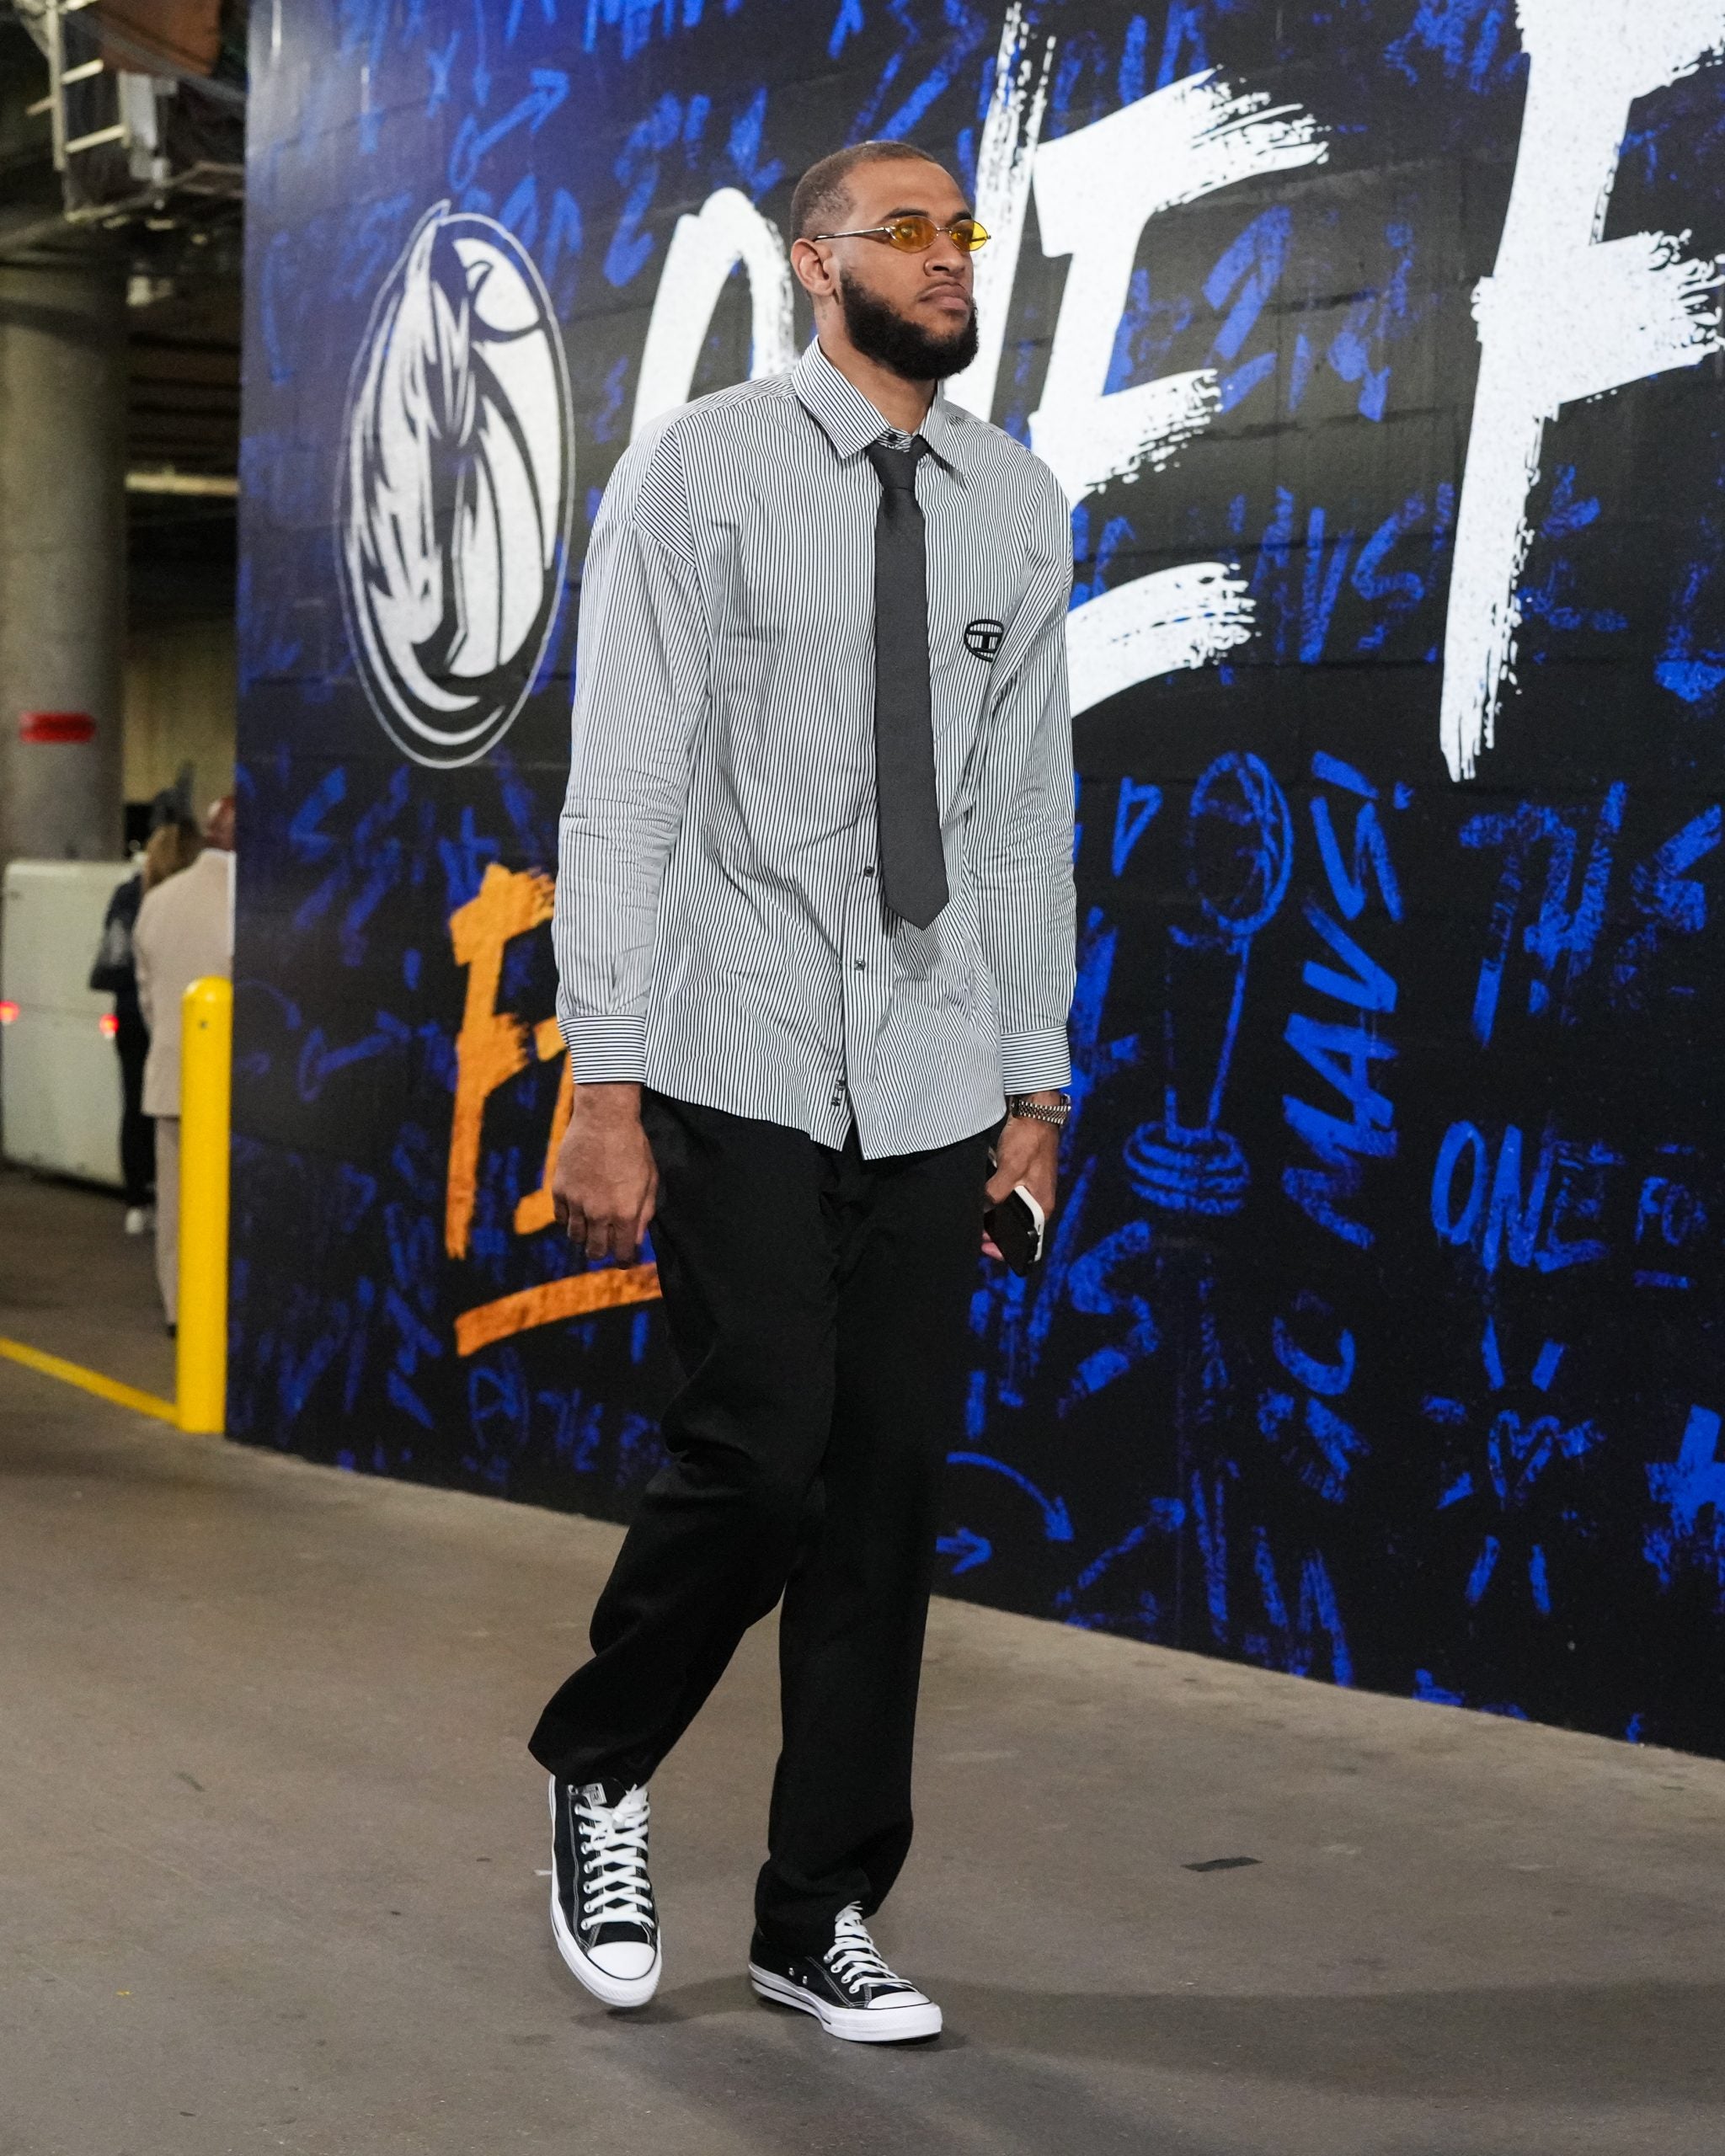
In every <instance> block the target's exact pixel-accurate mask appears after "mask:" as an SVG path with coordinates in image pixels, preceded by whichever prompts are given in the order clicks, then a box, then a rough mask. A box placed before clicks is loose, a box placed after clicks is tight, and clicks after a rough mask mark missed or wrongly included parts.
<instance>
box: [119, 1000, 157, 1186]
mask: <svg viewBox="0 0 1725 2156" xmlns="http://www.w3.org/2000/svg"><path fill="white" fill-rule="evenodd" d="M114 1012H115V1019H116V1021H117V1027H116V1030H115V1035H114V1045H115V1049H118V1051H119V1054H120V1100H121V1103H122V1105H121V1108H120V1175H121V1177H122V1178H123V1179H124V1181H125V1183H126V1203H127V1204H128V1205H134V1206H142V1205H147V1204H148V1203H149V1202H150V1193H151V1191H152V1188H153V1187H154V1186H155V1182H156V1121H155V1118H154V1117H153V1116H147V1115H146V1114H145V1113H144V1061H145V1059H146V1057H147V1055H148V1054H149V1053H150V1029H149V1027H147V1025H146V1024H145V1023H144V1020H143V1014H142V1011H140V1010H139V1009H138V1007H137V1006H136V1003H131V1004H128V1003H127V1002H126V1001H124V1000H121V999H119V998H116V999H115V1006H114Z"/></svg>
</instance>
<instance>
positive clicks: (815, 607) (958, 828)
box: [553, 344, 1073, 1160]
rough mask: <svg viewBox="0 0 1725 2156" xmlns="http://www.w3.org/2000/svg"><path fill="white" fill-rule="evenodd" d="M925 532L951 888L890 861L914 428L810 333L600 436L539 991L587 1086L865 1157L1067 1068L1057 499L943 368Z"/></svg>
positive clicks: (1063, 557) (924, 478)
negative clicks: (893, 670)
mask: <svg viewBox="0 0 1725 2156" xmlns="http://www.w3.org/2000/svg"><path fill="white" fill-rule="evenodd" d="M921 434H922V439H923V440H925V441H926V442H927V445H928V448H929V451H930V452H931V453H930V454H929V455H928V456H925V457H924V458H923V459H922V461H921V464H920V465H919V467H918V469H917V473H916V494H917V499H918V501H919V503H920V504H921V509H922V513H923V516H924V519H925V520H926V524H927V558H928V643H929V664H930V672H931V685H932V698H933V726H934V760H935V771H936V782H937V792H938V799H939V809H940V819H941V830H942V836H943V845H944V849H945V855H946V870H947V888H948V891H949V893H950V894H951V895H950V897H949V899H948V904H947V905H946V908H945V910H944V911H943V912H942V913H941V914H940V915H938V916H937V918H936V920H935V921H933V922H932V925H931V926H929V927H927V929H919V928H916V927H914V926H911V924H910V923H909V922H907V921H900V920H899V919H897V918H896V917H895V915H892V914H890V913H889V912H888V911H887V910H886V908H885V907H884V904H883V902H882V899H881V895H880V880H879V874H878V871H877V863H876V858H875V856H876V824H875V803H874V527H875V517H876V513H877V511H878V510H879V504H880V482H879V479H878V478H876V476H875V473H874V469H873V466H872V465H871V464H870V463H869V462H868V457H867V456H866V455H865V454H864V451H866V450H867V448H868V445H869V444H870V443H871V442H875V441H879V440H883V439H885V440H889V441H900V442H902V440H904V437H902V436H900V435H895V433H894V430H892V429H891V428H889V426H888V424H887V423H886V421H885V420H884V419H882V417H881V415H880V414H879V412H877V411H876V410H875V408H874V407H873V405H872V404H871V403H869V402H868V399H867V398H865V397H863V394H862V393H861V392H860V391H858V390H857V388H856V387H854V386H853V385H852V383H850V382H847V381H846V379H845V377H844V376H842V375H841V374H840V373H839V372H838V371H837V369H836V368H835V367H834V366H832V365H831V363H830V361H829V360H827V358H826V357H825V354H823V353H822V351H821V350H820V346H819V344H814V345H811V346H810V348H809V350H808V352H807V353H806V354H805V355H804V357H803V358H802V359H801V360H799V361H798V364H797V366H795V367H793V369H792V370H791V371H790V372H789V373H788V374H787V375H778V376H772V377H771V378H769V379H767V380H765V381H760V382H746V383H744V384H742V385H740V387H736V388H734V389H726V390H721V391H720V392H718V394H717V395H716V396H712V397H704V398H700V399H699V400H698V401H697V403H693V404H690V405H687V406H685V407H684V408H682V409H681V410H680V411H677V412H675V413H672V414H670V416H669V417H668V418H666V419H664V420H663V421H661V422H660V424H658V425H657V426H656V427H655V428H654V430H652V431H651V432H650V433H649V434H648V435H644V437H643V438H642V439H641V440H638V441H637V442H636V443H634V444H633V446H632V447H631V448H630V449H629V450H628V452H627V453H626V454H625V456H623V457H622V461H621V462H619V464H618V465H617V470H616V472H614V473H613V475H612V477H611V483H610V485H609V486H608V487H607V488H606V493H605V499H604V503H603V505H602V506H601V510H600V513H599V519H598V522H597V524H596V526H595V529H594V533H593V541H592V545H591V547H590V549H589V552H588V555H587V565H586V573H585V580H584V584H583V590H582V595H581V616H580V640H579V651H578V657H577V665H578V674H577V680H576V688H575V699H574V725H573V746H572V751H571V755H570V763H569V795H568V798H567V801H566V803H565V804H564V808H563V825H562V842H561V846H560V849H559V861H558V891H557V912H556V919H555V921H554V924H553V936H554V939H555V942H556V947H557V959H558V979H559V984H560V985H559V992H558V1018H559V1021H560V1022H561V1026H562V1029H563V1038H564V1039H565V1040H566V1041H567V1042H568V1043H569V1050H570V1054H571V1055H572V1057H573V1059H574V1075H575V1077H576V1079H577V1080H578V1081H580V1082H581V1083H583V1084H595V1083H604V1082H606V1081H616V1080H637V1081H643V1082H644V1083H645V1084H647V1085H649V1086H652V1087H654V1089H656V1090H657V1091H660V1092H663V1093H667V1094H670V1095H671V1096H672V1097H675V1098H676V1099H679V1100H684V1101H689V1102H696V1103H698V1104H700V1105H702V1106H704V1107H716V1108H722V1109H725V1110H728V1111H729V1113H732V1114H734V1115H741V1116H750V1117H754V1118H759V1119H761V1120H764V1121H766V1122H771V1123H783V1124H786V1125H788V1127H790V1128H792V1129H800V1130H803V1131H805V1132H806V1133H807V1134H809V1137H811V1138H812V1139H814V1140H815V1141H816V1142H817V1143H819V1144H820V1145H829V1146H833V1147H838V1146H841V1145H843V1144H844V1143H845V1140H846V1137H847V1136H848V1134H849V1133H850V1129H851V1127H852V1120H853V1118H854V1122H855V1125H856V1129H857V1137H858V1139H859V1141H860V1144H861V1146H862V1150H863V1154H864V1155H865V1157H867V1158H868V1159H870V1160H874V1159H879V1158H880V1157H882V1156H884V1155H891V1154H899V1153H907V1152H913V1151H916V1150H921V1149H922V1148H924V1147H927V1146H933V1145H947V1144H949V1143H951V1142H952V1141H953V1140H954V1139H960V1138H964V1137H968V1136H969V1135H971V1134H973V1133H975V1132H976V1131H978V1130H980V1129H985V1127H986V1126H987V1125H988V1124H989V1123H992V1122H993V1121H995V1120H996V1119H997V1118H998V1117H999V1116H1000V1115H1001V1113H1002V1108H1003V1094H1004V1093H1012V1092H1028V1091H1035V1090H1037V1089H1039V1088H1040V1087H1044V1086H1061V1085H1064V1084H1065V1082H1066V1080H1067V1076H1068V1074H1069V1065H1068V1062H1067V1054H1066V1033H1065V1024H1066V1015H1067V1011H1068V1008H1069V1006H1070V1004H1071V994H1072V980H1073V891H1072V749H1071V719H1070V716H1069V713H1068V709H1067V701H1066V662H1065V616H1066V604H1067V595H1068V589H1069V586H1070V584H1071V526H1070V520H1069V516H1068V511H1067V506H1066V504H1065V500H1064V499H1063V498H1062V496H1061V494H1060V488H1059V487H1058V486H1057V485H1056V484H1055V480H1054V478H1052V476H1051V475H1050V474H1049V472H1048V471H1047V469H1046V468H1045V467H1044V466H1043V465H1041V464H1039V462H1037V461H1036V459H1035V458H1034V457H1033V456H1030V455H1028V453H1027V452H1026V451H1024V450H1023V449H1022V448H1020V447H1019V446H1018V445H1017V443H1016V442H1014V441H1013V440H1012V439H1011V437H1010V436H1008V435H1005V434H1002V433H1001V431H1000V430H998V429H997V428H995V427H991V426H989V425H987V424H985V423H983V422H982V421H980V420H978V419H973V418H972V417H971V416H970V414H969V413H966V412H963V411H960V410H959V408H958V407H957V406H955V405H953V404H949V403H947V402H946V400H945V399H944V398H939V397H937V398H936V399H935V401H934V403H933V406H932V408H931V410H930V412H929V414H928V417H927V420H926V421H925V422H924V424H923V427H922V430H921Z"/></svg>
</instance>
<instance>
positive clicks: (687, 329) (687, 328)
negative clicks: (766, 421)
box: [629, 187, 796, 441]
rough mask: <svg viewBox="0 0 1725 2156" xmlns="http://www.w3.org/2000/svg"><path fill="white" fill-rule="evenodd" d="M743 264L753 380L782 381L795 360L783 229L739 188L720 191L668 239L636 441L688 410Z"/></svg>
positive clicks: (634, 426) (638, 395) (638, 397)
mask: <svg viewBox="0 0 1725 2156" xmlns="http://www.w3.org/2000/svg"><path fill="white" fill-rule="evenodd" d="M739 263H741V264H743V266H744V268H745V270H747V272H748V275H749V301H750V312H751V323H750V332H751V339H750V355H749V378H750V381H751V382H758V381H759V380H760V379H761V376H763V375H769V374H780V373H782V371H784V370H785V368H787V367H788V366H790V365H791V363H792V361H793V360H794V359H795V357H796V347H795V334H796V333H795V324H794V317H793V312H792V306H791V265H790V262H789V259H788V257H787V255H786V253H785V243H784V241H783V239H782V237H781V236H780V233H779V229H778V227H777V225H775V224H774V223H773V222H772V219H771V218H769V217H763V216H761V212H760V211H758V210H757V209H756V207H755V205H754V204H753V203H752V202H751V201H750V200H749V198H748V196H747V195H745V194H743V193H742V192H741V191H740V189H737V188H734V187H721V188H720V189H718V191H717V193H716V194H713V195H708V198H707V200H705V201H704V202H703V203H702V205H701V209H700V212H699V214H698V215H697V216H692V217H687V216H685V217H679V218H678V219H677V223H676V231H675V232H673V233H672V234H671V240H670V247H669V248H667V249H666V252H665V268H664V270H663V271H662V272H661V274H660V280H659V290H658V291H657V292H656V293H655V294H654V300H653V318H652V320H651V321H650V322H649V323H648V325H647V344H646V348H645V350H644V351H643V352H642V355H641V376H640V380H639V381H638V382H637V384H636V386H635V415H634V418H633V421H632V422H631V424H630V429H629V439H630V440H632V441H633V440H637V439H638V437H639V435H641V434H642V432H643V431H644V430H645V429H646V428H647V427H648V426H649V425H650V424H652V422H653V421H654V419H659V418H660V417H662V416H663V414H665V413H666V412H674V411H675V410H676V408H677V407H678V405H680V404H686V403H688V401H689V391H690V389H691V387H692V385H693V382H694V380H695V368H696V366H697V362H698V361H699V360H700V357H701V347H702V344H704V343H705V342H706V339H707V332H708V328H709V326H710V325H711V323H712V321H713V309H714V308H715V307H717V306H718V296H719V294H720V293H721V292H722V291H724V287H725V281H726V280H727V279H728V278H729V275H730V274H731V272H732V270H734V269H735V268H736V266H737V264H739Z"/></svg>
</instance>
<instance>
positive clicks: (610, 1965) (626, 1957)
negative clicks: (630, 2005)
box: [587, 1939, 653, 1984]
mask: <svg viewBox="0 0 1725 2156" xmlns="http://www.w3.org/2000/svg"><path fill="white" fill-rule="evenodd" d="M587 1958H588V1959H589V1960H590V1961H591V1962H592V1964H593V1966H594V1967H595V1969H602V1970H603V1971H604V1972H605V1973H606V1976H608V1977H615V1978H616V1979H617V1982H618V1983H622V1984H633V1983H639V1982H640V1981H641V1979H642V1977H644V1976H646V1975H648V1974H649V1972H650V1971H651V1969H652V1967H653V1949H652V1948H651V1947H650V1946H649V1945H647V1944H646V1943H645V1941H644V1940H633V1939H614V1940H611V1941H610V1942H609V1943H608V1944H607V1945H604V1946H594V1947H590V1948H589V1949H588V1956H587Z"/></svg>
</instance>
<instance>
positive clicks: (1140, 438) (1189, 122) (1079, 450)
mask: <svg viewBox="0 0 1725 2156" xmlns="http://www.w3.org/2000/svg"><path fill="white" fill-rule="evenodd" d="M1328 155H1329V152H1328V149H1327V146H1326V145H1325V143H1324V141H1322V136H1320V133H1319V131H1318V126H1317V123H1316V120H1313V119H1312V117H1311V115H1310V114H1309V113H1307V112H1305V111H1302V110H1301V109H1300V107H1298V106H1297V105H1278V106H1272V105H1271V104H1270V102H1269V99H1268V98H1267V97H1265V96H1263V94H1262V93H1247V94H1245V95H1240V94H1237V93H1236V92H1235V91H1233V90H1231V88H1229V87H1228V85H1227V83H1225V82H1223V81H1222V80H1221V78H1220V77H1219V76H1218V75H1216V74H1215V72H1213V71H1211V72H1205V73H1204V74H1200V75H1191V76H1188V77H1187V78H1186V80H1185V81H1184V82H1182V83H1170V84H1169V85H1168V86H1167V88H1166V89H1161V90H1155V91H1152V92H1151V94H1150V96H1148V97H1146V98H1140V99H1137V100H1136V102H1135V103H1134V104H1129V105H1126V106H1124V107H1123V109H1121V110H1120V111H1119V112H1115V113H1110V114H1109V115H1108V118H1107V119H1106V120H1097V121H1096V122H1094V123H1093V125H1091V126H1088V127H1081V128H1079V129H1077V130H1076V132H1074V133H1072V134H1071V135H1065V136H1061V137H1060V140H1059V141H1056V142H1044V144H1043V145H1042V146H1041V147H1040V148H1039V150H1038V151H1037V152H1036V163H1035V185H1036V215H1037V220H1038V222H1039V225H1040V227H1041V229H1042V243H1043V247H1044V251H1045V252H1046V253H1049V254H1050V255H1060V254H1069V255H1071V258H1072V265H1071V269H1070V270H1068V271H1067V273H1066V290H1065V297H1064V298H1063V299H1062V301H1061V303H1060V320H1059V321H1058V322H1057V323H1056V324H1055V339H1054V347H1053V350H1051V351H1050V352H1049V363H1048V377H1047V380H1046V382H1044V387H1043V392H1042V404H1041V407H1040V408H1039V410H1038V411H1036V412H1035V413H1033V414H1032V415H1031V420H1030V440H1031V446H1032V447H1033V449H1034V450H1035V451H1036V453H1037V455H1038V456H1039V457H1041V458H1042V460H1043V461H1044V463H1046V464H1047V465H1049V467H1050V468H1051V469H1052V470H1053V472H1054V473H1055V478H1058V479H1059V481H1060V484H1061V485H1062V486H1063V487H1064V488H1065V490H1066V493H1067V494H1068V495H1069V496H1070V498H1071V500H1072V501H1073V502H1074V503H1075V504H1076V503H1077V502H1080V501H1081V500H1082V499H1084V497H1085V495H1086V494H1090V493H1092V492H1093V491H1094V490H1095V488H1097V487H1101V486H1104V485H1106V484H1107V483H1108V482H1109V481H1110V480H1112V479H1130V478H1135V477H1136V476H1137V475H1138V474H1139V473H1140V472H1141V471H1143V470H1145V469H1146V467H1147V468H1150V469H1151V470H1154V469H1156V468H1157V467H1160V466H1162V465H1163V464H1166V463H1167V462H1168V460H1169V459H1170V458H1171V457H1172V456H1174V454H1175V453H1176V451H1178V449H1179V447H1180V446H1181V444H1182V443H1183V442H1185V441H1188V440H1190V439H1191V437H1192V436H1193V435H1195V434H1198V433H1199V432H1201V431H1202V430H1203V429H1204V427H1205V426H1207V425H1208V424H1210V420H1211V419H1213V418H1214V416H1215V413H1216V410H1217V408H1218V390H1217V382H1216V376H1215V371H1214V370H1213V369H1210V368H1207V367H1206V368H1202V369H1199V370H1198V371H1195V372H1194V373H1191V374H1182V375H1167V376H1163V377H1162V379H1161V380H1159V381H1156V382H1141V383H1140V384H1138V385H1137V386H1136V387H1134V388H1131V389H1121V390H1116V391H1114V392H1113V393H1112V394H1110V393H1109V392H1108V366H1109V363H1110V361H1111V360H1112V359H1113V357H1114V339H1115V335H1116V334H1117V332H1118V331H1119V326H1120V318H1121V316H1122V315H1123V314H1124V312H1125V308H1126V301H1127V296H1128V293H1129V291H1130V286H1131V281H1132V268H1133V264H1134V263H1135V261H1136V260H1137V258H1138V245H1139V241H1140V238H1141V237H1142V236H1143V232H1144V227H1145V226H1146V224H1147V223H1148V222H1149V221H1150V220H1151V218H1152V217H1154V216H1159V215H1161V214H1162V212H1163V211H1167V210H1172V209H1174V208H1176V207H1178V205H1180V204H1181V203H1183V202H1195V201H1197V200H1199V198H1200V197H1201V196H1203V195H1211V194H1214V193H1215V192H1216V190H1217V189H1220V188H1224V187H1232V186H1235V185H1236V184H1239V183H1240V182H1242V181H1244V180H1248V179H1263V177H1265V176H1266V175H1267V174H1269V173H1282V172H1292V171H1295V170H1297V169H1299V168H1300V167H1301V166H1305V165H1315V164H1322V163H1324V161H1325V160H1326V158H1327V157H1328Z"/></svg>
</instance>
